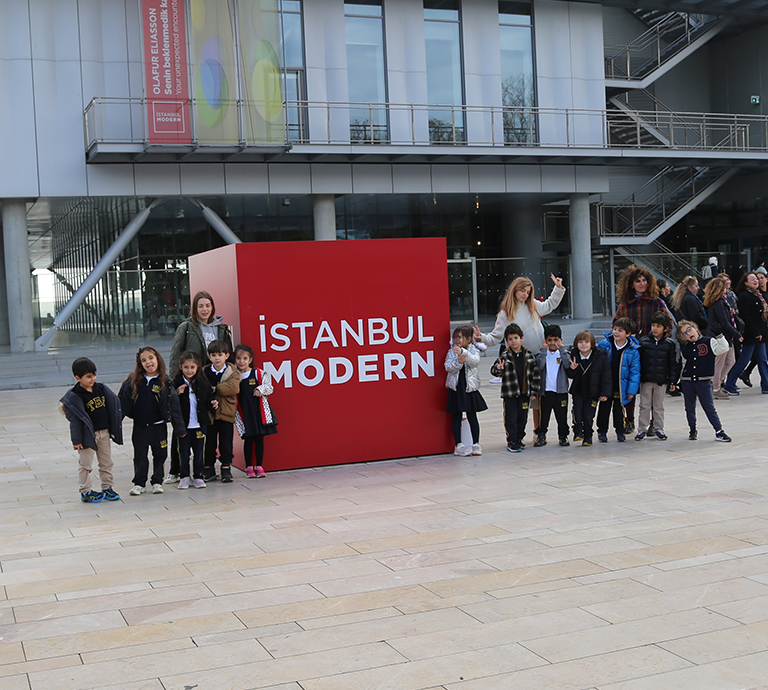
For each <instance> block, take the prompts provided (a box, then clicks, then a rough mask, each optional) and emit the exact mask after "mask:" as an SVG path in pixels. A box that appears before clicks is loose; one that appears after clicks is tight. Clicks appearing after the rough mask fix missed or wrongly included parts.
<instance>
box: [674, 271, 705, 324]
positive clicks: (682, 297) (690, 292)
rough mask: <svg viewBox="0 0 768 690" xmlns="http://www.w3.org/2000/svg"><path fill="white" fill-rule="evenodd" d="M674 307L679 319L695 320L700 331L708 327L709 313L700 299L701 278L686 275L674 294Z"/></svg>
mask: <svg viewBox="0 0 768 690" xmlns="http://www.w3.org/2000/svg"><path fill="white" fill-rule="evenodd" d="M672 308H673V309H674V310H675V316H676V317H677V319H678V321H682V320H685V321H693V322H694V323H695V324H696V325H697V326H698V327H699V333H704V331H705V330H706V329H707V313H706V312H705V311H704V306H703V305H702V303H701V300H700V299H699V279H698V278H697V277H696V276H685V278H683V279H682V280H681V281H680V284H679V285H678V286H677V289H676V290H675V293H674V294H673V295H672Z"/></svg>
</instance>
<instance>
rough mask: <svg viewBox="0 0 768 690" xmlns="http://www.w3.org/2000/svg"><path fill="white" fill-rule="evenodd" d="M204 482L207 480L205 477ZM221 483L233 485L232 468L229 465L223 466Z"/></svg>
mask: <svg viewBox="0 0 768 690" xmlns="http://www.w3.org/2000/svg"><path fill="white" fill-rule="evenodd" d="M203 480H205V477H203ZM221 483H222V484H231V483H232V468H231V467H230V466H229V465H222V466H221Z"/></svg>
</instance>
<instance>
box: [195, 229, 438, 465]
mask: <svg viewBox="0 0 768 690" xmlns="http://www.w3.org/2000/svg"><path fill="white" fill-rule="evenodd" d="M232 253H234V255H236V257H237V275H236V279H235V275H234V273H233V271H232V269H231V265H230V258H231V256H232ZM225 256H226V260H225V259H224V257H225ZM445 257H446V247H445V240H444V239H442V238H439V239H431V238H430V239H409V240H363V241H335V242H272V243H255V244H239V245H235V246H232V247H224V248H222V249H217V250H214V251H211V252H206V253H205V254H200V255H197V256H194V257H190V265H189V266H190V285H191V291H192V293H194V292H195V291H196V290H198V289H206V290H208V291H210V292H211V293H212V294H213V296H214V299H215V302H216V307H217V312H218V313H220V314H223V315H224V317H225V320H226V321H227V322H228V323H230V324H232V325H233V327H234V328H235V332H236V333H239V336H240V338H239V340H240V341H242V342H245V343H247V344H248V345H250V346H251V347H252V348H253V349H254V351H255V352H256V360H257V361H256V365H257V366H259V367H261V368H266V369H267V370H270V371H272V372H273V378H274V379H275V380H274V383H275V392H274V394H273V395H272V396H271V398H270V403H272V405H273V407H274V409H275V412H276V414H277V417H278V419H279V421H280V424H279V426H278V429H279V433H278V434H276V435H273V436H270V437H269V438H267V439H265V466H266V467H267V470H269V469H290V468H298V467H313V466H318V465H331V464H339V463H348V462H364V461H368V460H380V459H385V458H400V457H410V456H414V455H430V454H436V453H445V452H449V451H450V450H451V449H452V448H453V442H452V437H451V433H450V415H448V414H447V413H446V412H445V401H446V391H445V370H444V367H443V360H444V359H445V353H446V352H447V350H448V346H449V337H450V316H449V311H448V275H447V265H446V260H445ZM235 282H236V284H237V292H238V294H239V304H238V306H239V314H238V316H239V323H235V320H234V319H232V318H230V316H229V308H230V307H231V306H232V305H234V302H233V299H232V297H231V293H232V290H233V287H232V284H233V283H235ZM224 304H226V305H227V307H226V311H225V308H223V307H222V306H220V305H224ZM398 341H400V342H398ZM237 445H240V444H238V443H236V446H237ZM236 462H239V463H242V457H241V456H240V454H239V453H238V457H237V458H236Z"/></svg>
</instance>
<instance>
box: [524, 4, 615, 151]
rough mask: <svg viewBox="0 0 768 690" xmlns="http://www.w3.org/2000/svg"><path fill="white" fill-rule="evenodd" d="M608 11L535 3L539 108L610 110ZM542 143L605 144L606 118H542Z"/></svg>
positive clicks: (595, 5) (598, 6)
mask: <svg viewBox="0 0 768 690" xmlns="http://www.w3.org/2000/svg"><path fill="white" fill-rule="evenodd" d="M602 10H603V8H602V6H601V5H598V4H592V3H581V2H560V1H559V0H534V4H533V25H534V32H535V33H534V36H535V38H534V40H535V53H536V81H537V91H538V105H539V106H540V107H542V108H569V109H571V108H576V109H590V110H602V109H603V108H605V70H604V67H603V20H602ZM539 127H540V133H541V134H540V141H541V142H542V143H546V144H558V143H566V141H568V139H570V141H571V142H574V143H579V144H584V145H587V146H588V145H602V143H603V126H602V118H600V117H595V116H590V115H584V114H581V115H579V114H576V115H574V116H573V117H572V118H571V120H570V127H569V128H568V129H566V127H565V125H564V123H563V119H562V118H556V117H554V116H548V115H546V114H542V115H541V116H540V118H539Z"/></svg>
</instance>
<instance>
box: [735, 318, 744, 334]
mask: <svg viewBox="0 0 768 690" xmlns="http://www.w3.org/2000/svg"><path fill="white" fill-rule="evenodd" d="M733 320H734V321H735V322H736V330H737V331H738V332H739V333H741V334H742V335H744V328H745V326H746V324H745V323H744V319H742V318H741V317H740V316H739V315H738V314H734V315H733Z"/></svg>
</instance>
